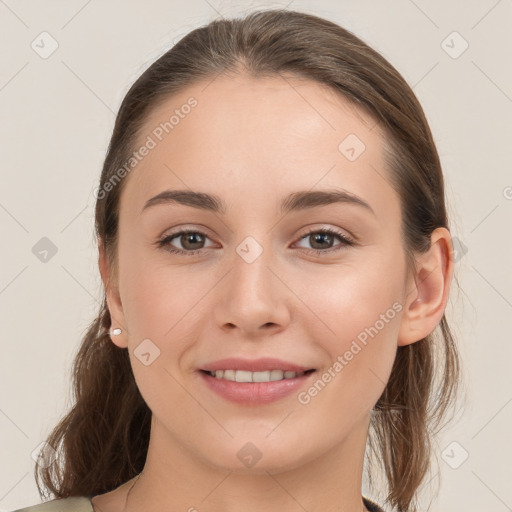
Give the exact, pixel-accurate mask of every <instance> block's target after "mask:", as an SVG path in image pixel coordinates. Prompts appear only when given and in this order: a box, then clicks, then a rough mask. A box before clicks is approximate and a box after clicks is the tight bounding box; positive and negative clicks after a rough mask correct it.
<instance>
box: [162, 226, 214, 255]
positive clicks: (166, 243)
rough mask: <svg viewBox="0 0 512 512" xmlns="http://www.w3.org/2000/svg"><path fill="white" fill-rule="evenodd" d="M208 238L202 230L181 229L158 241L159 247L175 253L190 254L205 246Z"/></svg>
mask: <svg viewBox="0 0 512 512" xmlns="http://www.w3.org/2000/svg"><path fill="white" fill-rule="evenodd" d="M207 239H208V237H207V236H206V235H205V234H204V233H201V232H200V231H191V230H190V231H180V232H178V233H174V234H172V235H169V236H166V237H164V238H163V240H161V241H159V242H158V247H161V248H164V249H165V250H166V251H169V252H172V253H175V254H185V255H187V256H189V255H192V254H195V253H196V252H199V251H200V250H201V249H203V248H205V245H204V244H205V241H206V240H207ZM176 244H178V246H176ZM180 246H181V247H180Z"/></svg>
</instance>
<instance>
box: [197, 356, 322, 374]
mask: <svg viewBox="0 0 512 512" xmlns="http://www.w3.org/2000/svg"><path fill="white" fill-rule="evenodd" d="M200 369H201V370H206V371H208V372H213V371H216V370H245V371H248V372H264V371H267V370H283V371H287V372H295V373H300V372H305V371H307V370H312V369H313V368H311V367H307V366H301V365H298V364H294V363H290V362H288V361H283V360H282V359H274V358H270V357H263V358H261V359H239V358H236V357H230V358H227V359H220V360H218V361H214V362H212V363H208V364H205V365H204V366H202V367H201V368H200Z"/></svg>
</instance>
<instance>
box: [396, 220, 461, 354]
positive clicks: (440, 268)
mask: <svg viewBox="0 0 512 512" xmlns="http://www.w3.org/2000/svg"><path fill="white" fill-rule="evenodd" d="M453 261H454V252H453V244H452V238H451V235H450V232H449V231H448V230H447V229H446V228H437V229H435V230H434V231H433V233H432V236H431V239H430V249H429V250H428V251H427V252H426V253H424V254H421V255H420V256H419V257H418V258H416V270H415V272H414V274H413V275H411V276H409V279H408V282H407V288H406V290H405V293H406V296H405V299H404V301H405V306H404V313H403V315H402V322H401V324H400V330H399V332H398V345H399V346H400V345H410V344H411V343H414V342H416V341H419V340H421V339H422V338H425V337H426V336H428V335H429V334H430V333H432V332H433V331H434V329H435V328H436V327H437V325H438V324H439V322H440V321H441V319H442V317H443V314H444V311H445V308H446V304H447V303H448V297H449V293H450V285H451V280H452V275H453Z"/></svg>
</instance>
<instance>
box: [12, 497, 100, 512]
mask: <svg viewBox="0 0 512 512" xmlns="http://www.w3.org/2000/svg"><path fill="white" fill-rule="evenodd" d="M13 512H94V509H93V507H92V504H91V500H90V499H89V498H87V497H86V496H73V497H70V498H62V499H56V500H51V501H46V502H45V503H40V504H39V505H33V506H31V507H26V508H20V509H18V510H13Z"/></svg>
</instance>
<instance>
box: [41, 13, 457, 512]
mask: <svg viewBox="0 0 512 512" xmlns="http://www.w3.org/2000/svg"><path fill="white" fill-rule="evenodd" d="M223 72H232V73H247V74H249V75H250V76H254V77H262V76H276V75H280V74H282V73H287V74H288V75H293V76H297V77H302V78H306V79H311V80H314V81H316V82H319V83H322V84H327V85H328V86H330V87H331V88H332V89H333V90H335V91H338V92H339V93H340V94H341V95H343V96H344V97H345V98H347V99H349V100H350V101H352V102H353V103H354V104H355V105H356V106H357V107H358V108H362V109H365V110H366V111H367V112H369V113H371V115H372V116H373V118H374V119H375V121H376V123H378V125H379V126H380V127H381V128H382V129H383V131H384V133H385V134H386V140H385V144H386V163H387V166H388V167H389V169H388V171H389V175H390V181H391V185H392V186H393V187H394V188H395V190H396V191H397V193H398V195H399V197H400V201H401V211H402V238H403V244H404V250H405V253H406V255H407V261H408V264H409V265H410V268H411V269H413V268H414V257H413V256H414V252H418V253H421V252H423V251H426V250H427V249H428V248H429V247H430V235H431V233H432V231H433V230H434V229H435V228H437V227H446V228H449V226H448V219H447V214H446V208H445V197H444V184H443V175H442V169H441V164H440V161H439V156H438V153H437V150H436V147H435V144H434V141H433V138H432V134H431V132H430V128H429V126H428V123H427V120H426V118H425V115H424V113H423V110H422V108H421V106H420V104H419V102H418V100H417V99H416V97H415V95H414V93H413V91H412V90H411V88H410V87H409V86H408V85H407V83H406V82H405V81H404V79H403V78H402V76H401V75H400V74H399V73H398V72H397V71H396V70H395V68H394V67H393V66H392V65H391V64H390V63H389V62H388V61H387V60H386V59H384V58H383V57H382V56H381V55H380V54H379V53H377V52H376V51H375V50H373V49H372V48H370V47H369V46H368V45H367V44H365V43H364V42H363V41H362V40H361V39H359V38H358V37H356V36H355V35H353V34H352V33H350V32H349V31H347V30H345V29H343V28H342V27H340V26H338V25H336V24H334V23H332V22H330V21H327V20H325V19H322V18H319V17H316V16H312V15H309V14H305V13H301V12H296V11H289V10H282V9H276V10H260V11H256V12H253V13H251V14H249V15H247V16H246V17H244V18H235V19H222V20H214V21H212V22H211V23H209V24H208V25H206V26H204V27H200V28H197V29H195V30H193V31H192V32H190V33H189V34H188V35H186V36H185V37H183V38H182V39H181V40H180V41H179V42H178V43H177V44H176V45H175V46H174V47H173V48H171V49H170V50H168V51H167V52H166V53H165V54H164V55H162V56H161V57H160V58H159V59H158V60H157V61H156V62H154V63H153V64H152V65H151V66H150V67H149V68H148V69H147V70H146V71H145V72H144V73H143V74H142V75H141V76H140V77H139V78H138V79H137V81H136V82H135V83H134V84H133V85H132V87H131V88H130V90H129V91H128V93H127V94H126V96H125V98H124V100H123V102H122V104H121V107H120V109H119V112H118V115H117V118H116V121H115V126H114V130H113V134H112V138H111V141H110V145H109V148H108V152H107V156H106V158H105V162H104V165H103V170H102V174H101V178H100V183H99V190H100V191H101V193H100V194H98V197H97V202H96V211H95V215H96V218H95V225H96V236H97V240H98V243H99V244H103V248H104V250H105V252H106V254H107V255H108V261H109V264H110V265H111V268H112V272H113V274H114V275H115V274H116V263H117V260H116V254H117V237H118V220H119V219H118V215H119V200H120V196H121V193H122V190H123V184H124V183H125V180H121V181H119V183H118V184H117V185H116V186H113V187H112V186H111V187H108V186H107V187H106V186H105V185H106V184H108V183H112V179H113V178H116V172H118V170H119V169H120V168H122V166H123V165H124V164H125V163H126V162H127V161H128V159H129V157H130V156H131V154H132V153H133V151H134V149H135V146H136V141H137V138H138V135H139V134H140V130H141V127H142V126H143V125H144V122H145V120H146V119H147V117H148V115H149V113H150V112H151V111H152V110H153V109H154V108H155V107H156V106H157V105H158V104H160V103H161V102H162V101H164V100H165V99H167V98H168V97H169V96H170V95H172V94H173V93H176V92H179V91H182V90H184V89H185V88H186V87H187V86H188V85H190V84H192V83H193V82H198V81H199V80H205V79H213V78H214V77H215V76H217V75H218V74H220V73H223ZM111 323H112V322H111V317H110V312H109V310H108V306H107V304H106V300H105V297H104V299H103V304H102V307H101V310H100V311H99V314H98V316H97V317H96V318H95V319H94V320H93V321H92V323H91V324H90V326H89V328H88V331H87V333H86V335H85V337H84V338H83V340H82V344H81V346H80V348H79V351H78V353H77V355H76V359H75V361H74V365H73V391H74V406H73V407H72V409H71V410H70V412H69V413H68V414H67V415H66V416H65V417H64V418H63V419H62V420H61V422H60V423H59V424H58V425H57V426H56V427H55V429H54V430H53V432H52V433H51V435H50V436H49V437H48V439H47V444H48V445H49V446H51V447H53V448H54V449H56V450H57V451H58V454H59V457H58V459H57V461H56V462H55V463H54V464H52V465H50V466H49V467H39V466H38V467H36V471H35V476H36V482H37V485H38V488H39V492H40V494H41V496H42V497H43V496H50V494H48V493H44V492H43V491H42V486H41V484H40V481H39V473H40V477H41V478H42V481H43V484H44V487H46V489H47V491H49V492H50V493H51V494H52V495H53V496H54V497H57V498H64V497H68V496H94V495H96V494H102V493H105V492H108V491H111V490H113V489H115V488H116V487H118V486H119V485H121V484H122V483H124V482H126V481H127V480H129V479H131V478H133V477H134V476H135V475H137V474H138V473H140V472H141V471H142V469H143V467H144V463H145V459H146V455H147V450H148V442H149V434H150V421H151V412H150V410H149V408H148V406H147V405H146V403H145V402H144V400H143V398H142V397H141V395H140V393H139V390H138V388H137V385H136V382H135V379H134V376H133V373H132V369H131V366H130V361H129V356H128V352H127V350H124V349H119V348H118V347H116V346H115V345H114V344H113V343H112V341H111V340H110V336H109V333H108V331H109V328H110V327H111ZM459 380H460V363H459V355H458V352H457V348H456V344H455V341H454V337H453V335H452V333H451V331H450V328H449V325H448V322H447V319H446V317H445V315H443V317H442V320H441V321H440V324H439V325H438V326H437V328H436V330H435V331H434V332H433V333H431V334H430V335H429V336H427V337H426V338H424V339H421V340H419V341H417V342H415V343H413V344H411V345H407V346H400V347H398V351H397V355H396V359H395V361H394V366H393V369H392V373H391V376H390V379H389V382H388V383H387V386H386V388H385V390H384V392H383V394H382V396H381V397H380V398H379V400H378V402H377V404H376V406H375V410H374V412H376V413H377V414H373V415H372V419H371V424H370V432H369V443H368V446H369V447H370V448H371V449H370V450H369V453H370V455H371V458H372V464H371V466H369V467H373V465H374V464H375V463H376V464H378V465H379V464H380V467H381V468H383V470H384V472H385V476H386V479H387V487H388V490H387V500H386V502H387V503H388V504H389V505H390V506H393V507H396V509H397V510H398V511H414V510H416V508H415V507H416V504H415V502H416V500H417V493H418V490H419V488H420V486H421V484H422V483H424V480H425V476H426V474H427V472H428V470H429V468H430V464H431V455H432V449H431V445H432V441H433V436H434V435H435V434H436V433H437V432H438V431H439V430H440V428H441V427H442V426H444V425H445V424H446V422H445V423H443V419H445V418H446V416H447V412H448V410H449V409H450V406H451V405H453V404H454V402H455V399H456V397H457V389H458V385H459ZM375 461H376V462H375ZM368 478H369V480H370V484H371V485H373V484H372V474H371V471H370V472H369V474H368Z"/></svg>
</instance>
